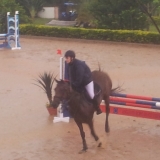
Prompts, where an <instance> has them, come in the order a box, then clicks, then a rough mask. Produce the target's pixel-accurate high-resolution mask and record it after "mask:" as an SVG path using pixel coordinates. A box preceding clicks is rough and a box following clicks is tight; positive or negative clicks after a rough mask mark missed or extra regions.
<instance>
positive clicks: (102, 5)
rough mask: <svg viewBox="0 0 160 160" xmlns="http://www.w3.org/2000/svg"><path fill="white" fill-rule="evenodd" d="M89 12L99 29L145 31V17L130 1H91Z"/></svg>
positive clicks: (136, 5)
mask: <svg viewBox="0 0 160 160" xmlns="http://www.w3.org/2000/svg"><path fill="white" fill-rule="evenodd" d="M89 10H90V12H91V14H92V15H93V17H94V18H95V21H96V22H97V26H98V27H99V28H108V29H133V30H137V29H142V30H143V29H145V28H146V26H147V17H146V15H145V14H144V13H143V12H142V11H141V10H140V9H139V7H138V4H137V3H135V2H134V1H131V0H93V1H92V2H91V4H90V7H89Z"/></svg>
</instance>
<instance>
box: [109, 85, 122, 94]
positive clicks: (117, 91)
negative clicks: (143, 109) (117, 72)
mask: <svg viewBox="0 0 160 160" xmlns="http://www.w3.org/2000/svg"><path fill="white" fill-rule="evenodd" d="M122 91H124V89H123V88H122V85H121V86H120V85H118V86H117V87H115V88H112V89H111V94H110V95H112V94H113V93H120V92H122Z"/></svg>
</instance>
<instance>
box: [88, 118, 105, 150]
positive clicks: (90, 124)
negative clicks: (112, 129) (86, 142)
mask: <svg viewBox="0 0 160 160" xmlns="http://www.w3.org/2000/svg"><path fill="white" fill-rule="evenodd" d="M88 125H89V128H90V131H91V134H92V136H93V137H94V139H95V141H98V140H99V138H98V136H97V135H96V133H95V131H94V127H93V121H92V120H91V121H90V122H89V123H88ZM101 145H102V143H101V142H98V147H101Z"/></svg>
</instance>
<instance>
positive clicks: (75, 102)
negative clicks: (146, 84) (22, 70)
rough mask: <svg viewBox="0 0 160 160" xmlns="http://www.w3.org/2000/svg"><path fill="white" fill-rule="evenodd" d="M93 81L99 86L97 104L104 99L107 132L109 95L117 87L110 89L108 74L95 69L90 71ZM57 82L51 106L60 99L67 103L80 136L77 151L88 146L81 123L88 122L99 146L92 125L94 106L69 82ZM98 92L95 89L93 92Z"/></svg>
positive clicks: (54, 105)
mask: <svg viewBox="0 0 160 160" xmlns="http://www.w3.org/2000/svg"><path fill="white" fill-rule="evenodd" d="M92 76H93V81H94V83H95V84H97V85H98V86H99V87H100V89H101V90H100V93H99V94H98V96H97V101H98V104H99V105H100V103H101V101H102V100H104V101H105V106H106V120H105V131H106V132H109V123H108V116H109V112H110V108H109V96H110V94H111V92H116V91H117V90H118V89H119V87H116V88H113V89H112V81H111V79H110V77H109V75H108V74H107V73H105V72H103V71H100V70H95V71H92ZM55 81H56V82H57V84H56V87H55V89H54V91H55V95H54V97H53V101H52V106H53V107H54V108H57V107H58V106H59V104H60V103H61V101H63V100H65V101H66V102H67V103H68V106H69V111H70V113H71V115H72V117H73V118H74V120H75V122H76V124H77V126H78V128H79V131H80V135H81V138H82V143H83V149H82V150H81V151H80V152H79V153H82V152H86V151H87V149H88V147H87V143H86V140H85V132H84V131H83V125H82V124H83V123H86V124H88V126H89V128H90V131H91V135H92V136H93V137H94V139H95V141H97V142H98V147H101V145H102V142H100V140H99V137H98V136H97V135H96V133H95V131H94V126H93V115H94V112H95V108H94V106H93V103H92V102H91V101H89V100H88V99H87V98H86V96H85V93H84V92H82V93H78V92H76V91H74V90H73V89H71V86H70V84H69V82H67V81H64V80H56V79H55ZM96 88H98V87H96ZM96 92H98V90H97V89H95V93H96Z"/></svg>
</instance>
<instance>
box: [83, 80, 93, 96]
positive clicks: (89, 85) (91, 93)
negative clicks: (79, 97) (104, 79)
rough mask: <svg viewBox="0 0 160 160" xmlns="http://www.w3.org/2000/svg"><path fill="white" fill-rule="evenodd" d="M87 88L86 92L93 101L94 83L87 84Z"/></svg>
mask: <svg viewBox="0 0 160 160" xmlns="http://www.w3.org/2000/svg"><path fill="white" fill-rule="evenodd" d="M85 88H86V90H87V92H88V94H89V96H90V98H91V99H93V98H94V85H93V81H91V82H90V83H89V84H87V85H86V86H85Z"/></svg>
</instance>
